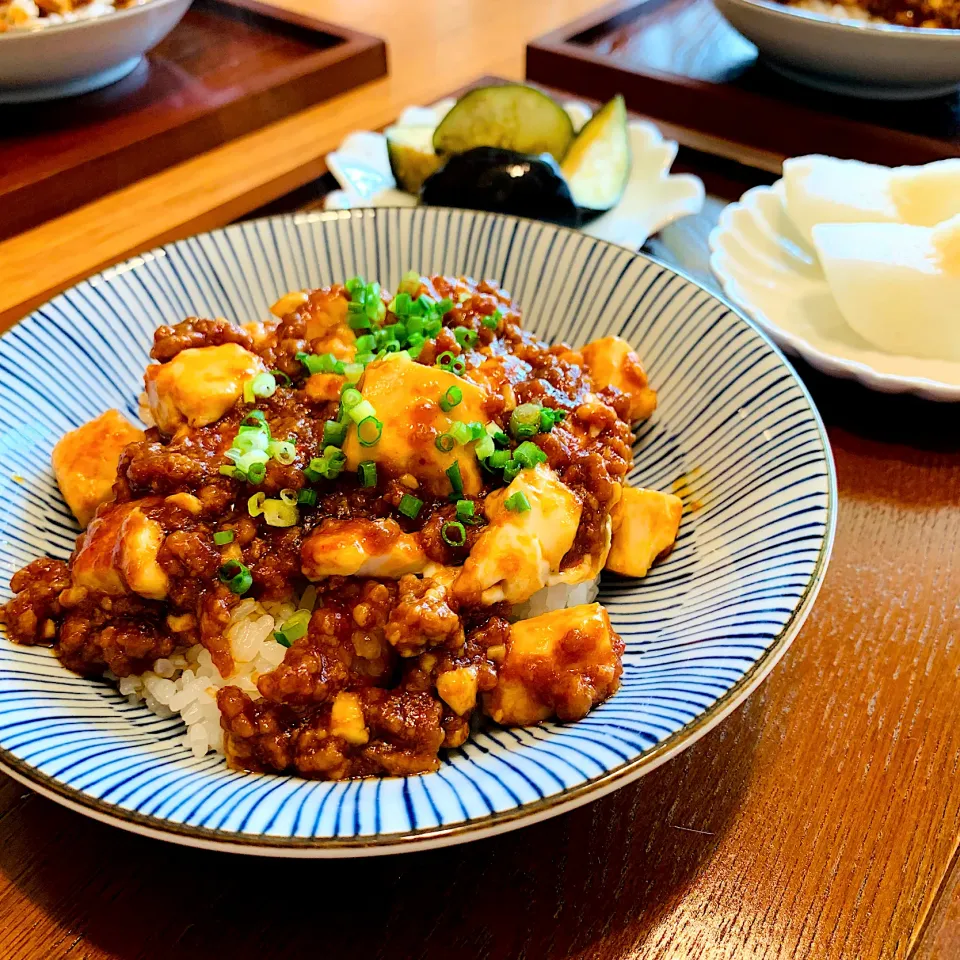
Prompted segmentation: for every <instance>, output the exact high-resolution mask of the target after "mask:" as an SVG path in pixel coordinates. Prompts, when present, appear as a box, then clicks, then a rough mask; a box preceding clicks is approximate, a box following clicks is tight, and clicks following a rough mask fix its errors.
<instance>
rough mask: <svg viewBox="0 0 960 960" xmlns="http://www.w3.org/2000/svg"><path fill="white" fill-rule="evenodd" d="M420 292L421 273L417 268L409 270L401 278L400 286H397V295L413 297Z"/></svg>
mask: <svg viewBox="0 0 960 960" xmlns="http://www.w3.org/2000/svg"><path fill="white" fill-rule="evenodd" d="M419 292H420V274H419V273H417V271H416V270H408V271H407V272H406V273H405V274H404V275H403V278H402V279H401V280H400V286H398V287H397V295H398V296H399V295H401V294H402V295H405V296H407V297H412V296H414V295H415V294H417V293H419Z"/></svg>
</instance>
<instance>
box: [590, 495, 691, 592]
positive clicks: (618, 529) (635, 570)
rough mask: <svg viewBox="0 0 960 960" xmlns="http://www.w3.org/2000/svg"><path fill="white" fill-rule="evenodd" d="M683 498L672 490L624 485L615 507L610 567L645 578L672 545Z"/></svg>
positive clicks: (624, 573) (627, 575) (678, 524)
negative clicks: (662, 491)
mask: <svg viewBox="0 0 960 960" xmlns="http://www.w3.org/2000/svg"><path fill="white" fill-rule="evenodd" d="M682 513H683V501H681V499H680V498H679V497H675V496H674V495H673V494H672V493H661V492H660V491H659V490H644V489H641V488H638V487H624V488H623V496H621V498H620V501H619V502H618V503H617V505H616V506H615V507H614V508H613V514H612V518H613V545H612V546H611V547H610V553H609V554H608V555H607V566H606V568H607V570H612V571H613V572H614V573H621V574H623V575H624V576H626V577H643V576H645V575H646V573H647V571H648V570H649V569H650V567H651V566H652V565H653V561H654V560H656V559H657V557H659V556H660V555H661V554H662V553H664V552H665V551H666V550H669V549H670V547H672V546H673V544H674V541H675V540H676V539H677V531H678V530H679V529H680V515H681V514H682Z"/></svg>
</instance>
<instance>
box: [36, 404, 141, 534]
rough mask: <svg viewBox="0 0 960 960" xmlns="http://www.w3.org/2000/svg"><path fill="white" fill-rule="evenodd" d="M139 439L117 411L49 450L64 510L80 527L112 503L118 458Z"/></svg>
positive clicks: (139, 433)
mask: <svg viewBox="0 0 960 960" xmlns="http://www.w3.org/2000/svg"><path fill="white" fill-rule="evenodd" d="M142 439H143V431H142V430H138V429H137V428H136V427H135V426H134V425H133V424H132V423H130V422H129V421H128V420H127V419H126V418H125V417H123V416H122V415H121V414H120V412H119V411H118V410H107V412H106V413H101V414H100V416H99V417H97V419H96V420H91V421H90V422H89V423H85V424H84V425H83V426H82V427H77V429H76V430H71V431H70V432H69V433H66V434H64V435H63V436H62V437H61V438H60V441H59V442H58V443H57V445H56V446H55V447H54V448H53V456H52V460H53V472H54V474H55V475H56V477H57V484H58V486H59V487H60V492H61V493H62V494H63V499H64V500H66V501H67V506H68V507H69V508H70V509H71V510H72V511H73V515H74V516H75V517H76V518H77V521H78V522H79V523H80V526H81V527H85V526H86V525H87V524H88V523H89V522H90V520H91V519H92V518H93V515H94V514H95V513H96V512H97V507H99V506H100V504H101V503H106V502H107V501H108V500H112V499H113V483H114V481H115V480H116V479H117V464H118V463H119V462H120V454H121V453H123V450H124V447H126V446H127V444H128V443H134V442H135V441H137V440H142Z"/></svg>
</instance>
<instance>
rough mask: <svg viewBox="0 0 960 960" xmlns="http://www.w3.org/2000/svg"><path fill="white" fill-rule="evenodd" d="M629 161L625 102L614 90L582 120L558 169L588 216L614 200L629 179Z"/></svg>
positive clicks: (574, 197) (606, 206) (621, 194)
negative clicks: (604, 102)
mask: <svg viewBox="0 0 960 960" xmlns="http://www.w3.org/2000/svg"><path fill="white" fill-rule="evenodd" d="M630 165H631V157H630V134H629V131H628V130H627V106H626V104H625V103H624V100H623V97H622V96H620V95H619V94H618V95H617V96H615V97H614V98H613V99H612V100H611V101H610V102H609V103H607V104H605V105H604V106H603V107H601V109H600V110H598V111H597V112H596V113H595V114H594V115H593V116H592V117H591V118H590V119H589V120H588V121H587V122H586V124H584V126H583V129H582V130H581V131H580V133H578V134H577V138H576V139H575V140H574V141H573V143H572V144H571V146H570V149H569V150H568V151H567V155H566V157H564V160H563V163H562V164H561V169H562V170H563V174H564V176H565V177H566V178H567V183H568V184H569V185H570V192H571V194H573V202H574V203H575V204H576V205H577V206H578V207H580V208H581V210H583V211H584V213H585V214H586V216H589V215H590V214H591V213H594V214H599V213H603V212H604V211H606V210H610V209H612V208H613V207H614V206H615V205H616V204H617V202H618V201H619V200H620V198H621V197H622V196H623V191H624V190H625V189H626V186H627V182H628V181H629V179H630Z"/></svg>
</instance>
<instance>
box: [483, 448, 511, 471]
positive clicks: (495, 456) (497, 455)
mask: <svg viewBox="0 0 960 960" xmlns="http://www.w3.org/2000/svg"><path fill="white" fill-rule="evenodd" d="M510 460H511V457H510V451H509V450H497V451H496V452H494V453H492V454H491V455H490V457H489V458H488V459H487V465H488V466H491V467H493V468H494V469H495V470H502V469H503V468H504V467H505V466H506V465H507V464H508V463H509V462H510Z"/></svg>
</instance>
